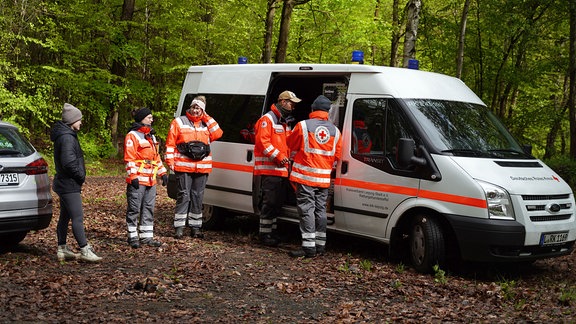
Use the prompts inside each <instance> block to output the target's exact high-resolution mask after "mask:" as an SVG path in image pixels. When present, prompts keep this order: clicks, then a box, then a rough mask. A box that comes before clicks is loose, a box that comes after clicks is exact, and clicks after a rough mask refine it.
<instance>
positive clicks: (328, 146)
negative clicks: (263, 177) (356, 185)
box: [287, 95, 342, 258]
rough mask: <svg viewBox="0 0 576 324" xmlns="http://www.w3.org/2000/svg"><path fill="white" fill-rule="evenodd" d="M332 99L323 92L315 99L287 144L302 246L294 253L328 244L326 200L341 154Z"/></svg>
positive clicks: (311, 253) (306, 252)
mask: <svg viewBox="0 0 576 324" xmlns="http://www.w3.org/2000/svg"><path fill="white" fill-rule="evenodd" d="M330 105H331V101H330V99H328V98H326V97H325V96H323V95H320V96H318V97H317V98H316V99H315V100H314V102H313V103H312V106H311V107H312V110H313V111H312V112H311V113H310V115H309V119H306V120H303V121H301V122H299V123H298V124H296V127H294V131H293V132H292V134H290V136H288V139H287V144H288V147H289V148H290V151H291V152H293V153H294V157H293V159H294V163H293V164H292V171H291V172H290V181H291V182H292V183H295V184H296V201H297V204H298V214H299V216H300V233H301V235H302V248H301V249H298V250H295V251H290V256H292V257H307V258H312V257H315V256H316V255H318V254H324V252H325V247H326V225H327V216H326V202H327V199H328V188H329V187H330V182H331V174H332V168H333V166H334V162H335V161H336V160H339V159H340V157H341V154H342V136H341V134H340V131H339V130H338V128H337V127H336V126H334V124H332V123H331V122H330V121H329V120H328V111H329V110H330Z"/></svg>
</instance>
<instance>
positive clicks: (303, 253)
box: [288, 248, 316, 259]
mask: <svg viewBox="0 0 576 324" xmlns="http://www.w3.org/2000/svg"><path fill="white" fill-rule="evenodd" d="M288 254H289V255H290V256H291V257H293V258H301V257H305V258H307V259H308V258H314V257H315V256H316V249H305V248H303V249H299V250H293V251H290V252H288Z"/></svg>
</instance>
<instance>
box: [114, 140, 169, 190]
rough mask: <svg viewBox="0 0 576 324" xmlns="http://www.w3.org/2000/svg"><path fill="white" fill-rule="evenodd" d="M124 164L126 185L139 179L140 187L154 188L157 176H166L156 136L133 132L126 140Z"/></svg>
mask: <svg viewBox="0 0 576 324" xmlns="http://www.w3.org/2000/svg"><path fill="white" fill-rule="evenodd" d="M124 162H125V163H126V172H127V176H126V183H130V182H132V180H133V179H136V178H138V181H139V183H140V185H143V186H153V185H155V184H156V175H158V176H162V175H164V174H166V168H165V167H164V165H163V164H162V160H161V159H160V154H158V142H157V141H156V137H155V136H154V135H149V136H146V134H144V133H142V132H139V131H135V130H132V131H130V132H128V134H126V137H125V139H124Z"/></svg>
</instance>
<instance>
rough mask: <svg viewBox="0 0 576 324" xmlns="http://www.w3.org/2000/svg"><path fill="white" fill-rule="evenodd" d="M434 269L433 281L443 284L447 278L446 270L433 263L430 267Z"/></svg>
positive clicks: (446, 281)
mask: <svg viewBox="0 0 576 324" xmlns="http://www.w3.org/2000/svg"><path fill="white" fill-rule="evenodd" d="M432 270H433V271H434V282H435V283H437V284H441V285H445V284H447V283H448V278H446V271H444V270H442V269H440V266H439V265H437V264H436V265H434V267H433V268H432Z"/></svg>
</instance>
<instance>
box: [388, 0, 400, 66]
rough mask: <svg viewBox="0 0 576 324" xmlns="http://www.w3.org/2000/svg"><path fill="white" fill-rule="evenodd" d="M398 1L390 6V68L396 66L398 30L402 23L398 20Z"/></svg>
mask: <svg viewBox="0 0 576 324" xmlns="http://www.w3.org/2000/svg"><path fill="white" fill-rule="evenodd" d="M399 6H400V0H394V2H393V4H392V42H391V45H390V66H398V60H397V57H398V48H399V47H400V38H401V37H402V35H401V33H400V30H401V29H402V21H401V20H400V9H399Z"/></svg>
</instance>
